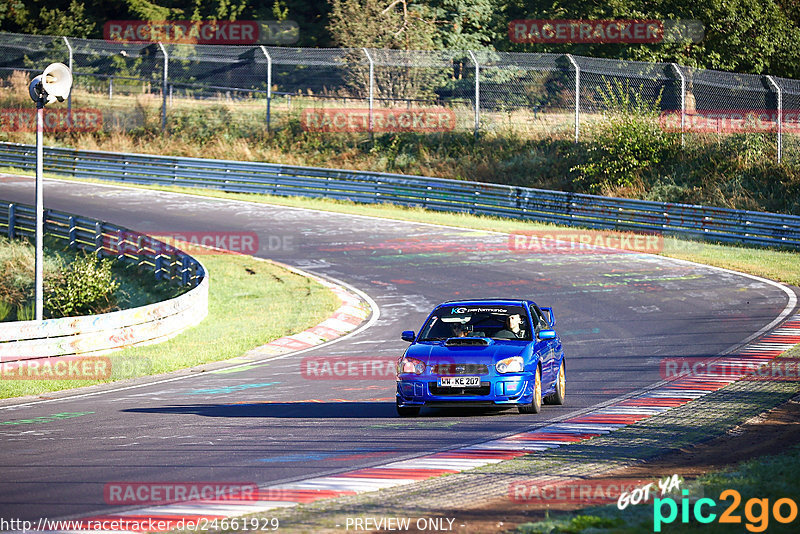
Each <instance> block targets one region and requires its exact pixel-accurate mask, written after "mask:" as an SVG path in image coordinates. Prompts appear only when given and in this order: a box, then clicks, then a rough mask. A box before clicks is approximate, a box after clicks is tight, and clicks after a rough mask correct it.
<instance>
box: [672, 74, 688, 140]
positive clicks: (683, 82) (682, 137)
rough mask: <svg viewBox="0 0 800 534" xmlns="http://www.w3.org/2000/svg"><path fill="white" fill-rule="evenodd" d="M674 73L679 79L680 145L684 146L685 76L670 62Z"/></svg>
mask: <svg viewBox="0 0 800 534" xmlns="http://www.w3.org/2000/svg"><path fill="white" fill-rule="evenodd" d="M671 65H672V68H673V69H675V73H676V74H677V75H678V77H679V78H680V79H681V146H684V141H685V140H684V135H683V133H684V131H685V130H686V77H685V76H684V75H683V72H681V68H680V66H678V64H677V63H671Z"/></svg>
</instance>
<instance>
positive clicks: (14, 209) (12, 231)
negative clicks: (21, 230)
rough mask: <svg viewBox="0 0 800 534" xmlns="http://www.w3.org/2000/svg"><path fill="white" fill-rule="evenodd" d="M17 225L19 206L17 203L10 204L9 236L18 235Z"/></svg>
mask: <svg viewBox="0 0 800 534" xmlns="http://www.w3.org/2000/svg"><path fill="white" fill-rule="evenodd" d="M16 226H17V206H16V204H9V205H8V238H9V239H14V237H16V232H15V230H16V228H15V227H16Z"/></svg>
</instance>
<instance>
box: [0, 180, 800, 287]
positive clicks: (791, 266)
mask: <svg viewBox="0 0 800 534" xmlns="http://www.w3.org/2000/svg"><path fill="white" fill-rule="evenodd" d="M2 170H4V171H6V172H9V173H14V174H22V175H28V176H31V175H32V173H30V172H27V171H22V170H19V169H8V168H6V169H2ZM47 176H48V177H49V178H56V179H60V180H69V181H76V182H88V183H101V184H102V183H105V184H110V183H116V182H108V181H104V180H85V179H81V180H76V179H73V178H67V177H63V176H57V175H47ZM117 185H124V186H127V187H136V188H141V189H151V190H156V191H169V192H175V193H187V194H192V195H200V196H206V197H212V198H223V199H232V200H243V201H247V202H257V203H263V204H276V205H280V206H288V207H295V208H305V209H314V210H321V211H332V212H336V213H347V214H353V215H364V216H370V217H382V218H386V219H395V220H401V221H410V222H419V223H428V224H440V225H446V226H455V227H459V228H468V229H473V230H486V231H493V232H509V233H511V232H524V231H531V230H543V229H550V230H552V229H558V228H565V227H559V226H556V225H552V224H544V223H537V222H531V221H520V220H517V219H508V218H501V217H486V216H477V215H469V214H466V213H447V212H439V211H431V210H425V209H421V208H406V207H403V206H397V205H394V204H357V203H355V202H348V201H340V200H329V199H322V198H305V197H279V196H271V195H257V194H251V193H228V192H224V191H214V190H208V189H193V188H188V187H174V186H154V185H140V184H129V183H117ZM586 232H589V233H599V232H598V231H594V230H587V231H586ZM604 233H606V234H607V233H608V232H604ZM660 255H662V256H665V257H669V258H676V259H681V260H687V261H693V262H697V263H702V264H706V265H713V266H715V267H722V268H725V269H731V270H734V271H739V272H743V273H748V274H753V275H756V276H763V277H765V278H769V279H771V280H776V281H778V282H784V283H787V284H792V285H795V286H798V285H800V253H798V252H792V251H785V250H775V249H768V248H751V247H744V246H736V245H720V244H714V243H705V242H700V241H690V240H685V239H677V238H672V237H666V238H664V243H663V250H662V252H661V253H660Z"/></svg>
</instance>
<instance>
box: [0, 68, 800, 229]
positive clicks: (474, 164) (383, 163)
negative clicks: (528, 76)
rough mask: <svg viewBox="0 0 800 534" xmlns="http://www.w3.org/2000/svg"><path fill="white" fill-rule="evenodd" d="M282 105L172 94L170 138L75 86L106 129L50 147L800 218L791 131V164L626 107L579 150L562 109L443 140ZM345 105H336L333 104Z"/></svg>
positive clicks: (135, 112)
mask: <svg viewBox="0 0 800 534" xmlns="http://www.w3.org/2000/svg"><path fill="white" fill-rule="evenodd" d="M289 102H290V101H288V100H287V99H286V98H278V99H275V100H274V101H273V105H272V129H271V131H269V132H268V131H267V130H266V128H265V124H264V122H265V103H264V100H263V99H258V98H249V99H248V98H245V99H242V100H237V101H235V102H234V101H226V100H225V99H224V98H220V99H218V100H210V101H198V100H192V99H188V98H178V97H176V98H174V99H172V100H171V101H170V105H169V107H168V119H167V129H168V133H166V134H162V132H161V118H160V104H161V101H160V99H159V98H156V96H155V95H151V94H141V93H139V94H131V93H128V94H119V95H115V96H114V99H113V100H109V99H108V96H107V95H106V94H105V93H97V92H94V93H93V92H88V91H87V90H86V89H81V88H77V89H75V91H74V94H73V107H74V108H75V109H80V108H93V109H99V110H100V111H101V112H102V114H103V128H104V129H103V130H102V131H99V132H87V133H47V134H46V143H48V144H54V145H57V146H68V147H76V148H81V149H88V150H109V151H121V152H140V153H149V154H165V155H178V156H191V157H210V158H223V159H235V160H242V161H269V162H273V163H284V164H292V165H308V166H318V167H334V168H345V169H361V170H375V171H385V172H397V173H404V174H418V175H423V176H435V177H444V178H454V179H461V180H475V181H481V182H494V183H502V184H511V185H520V186H529V187H537V188H544V189H555V190H563V191H574V192H581V193H593V194H604V195H612V196H623V197H630V198H643V199H648V200H659V201H667V202H685V203H696V204H704V205H709V206H723V207H730V208H738V209H752V210H762V211H773V212H779V213H792V214H798V215H800V136H796V135H794V134H791V133H788V132H787V133H784V163H782V164H780V165H778V164H777V163H775V160H776V148H775V141H776V136H775V134H774V133H764V134H762V133H743V134H725V135H717V134H705V133H693V134H687V136H686V140H685V141H686V143H685V146H683V145H682V144H681V138H680V135H679V134H677V133H675V132H671V131H666V130H665V129H664V128H662V127H661V123H660V121H659V117H658V114H657V112H655V111H652V110H646V109H645V110H641V109H640V110H635V111H636V112H635V113H633V114H631V111H630V110H629V109H627V108H628V107H629V106H628V104H626V103H620V104H619V106H620V112H619V113H609V114H602V115H601V114H595V113H589V112H586V113H584V114H583V115H582V117H583V119H582V121H583V122H582V125H581V141H580V143H578V144H575V143H573V141H572V133H571V126H570V116H569V114H568V113H566V112H565V110H560V109H554V110H545V111H541V112H539V113H536V114H534V113H532V112H529V111H526V110H517V111H510V112H503V111H493V110H485V111H484V112H483V113H482V121H483V124H484V125H485V129H484V131H483V132H482V133H481V136H480V138H479V140H477V141H476V139H475V138H474V136H473V133H472V131H471V127H470V119H471V112H470V110H469V109H468V108H467V107H464V109H458V108H456V109H455V113H456V115H457V117H458V124H459V127H458V129H457V130H456V131H453V132H445V133H413V132H409V133H398V134H376V135H375V138H374V140H371V139H370V138H369V136H368V135H366V134H363V133H315V132H308V131H305V130H304V129H303V127H302V122H301V112H302V110H303V109H305V108H309V107H314V106H318V105H320V104H319V102H320V101H319V100H317V99H311V98H305V99H304V98H303V97H302V96H294V97H292V100H291V103H289ZM326 105H327V106H336V105H337V104H331V103H328V104H326ZM0 107H3V108H23V109H27V108H29V107H30V102H29V101H27V83H26V82H25V78H24V77H21V76H19V75H17V76H16V77H13V76H12V77H11V78H8V79H7V80H6V81H5V83H4V86H3V87H0ZM33 140H34V134H33V133H32V132H0V141H12V142H25V143H32V142H33Z"/></svg>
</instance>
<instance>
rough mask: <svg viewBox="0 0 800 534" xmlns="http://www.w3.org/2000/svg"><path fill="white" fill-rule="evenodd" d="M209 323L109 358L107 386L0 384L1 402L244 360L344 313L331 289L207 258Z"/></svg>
mask: <svg viewBox="0 0 800 534" xmlns="http://www.w3.org/2000/svg"><path fill="white" fill-rule="evenodd" d="M203 264H204V265H205V266H206V268H207V269H208V271H209V272H210V274H211V285H210V289H209V303H208V308H209V310H208V317H207V318H206V319H205V320H204V321H203V322H202V323H201V324H200V325H199V326H196V327H194V328H191V329H189V330H187V331H185V332H183V333H181V334H179V335H178V336H176V337H174V338H172V339H170V340H168V341H165V342H163V343H159V344H155V345H148V346H140V347H132V348H128V349H124V350H122V351H119V352H116V353H112V354H111V355H109V357H110V359H111V369H112V373H111V378H110V379H108V380H96V381H87V380H0V398H8V397H18V396H22V395H37V394H41V393H45V392H48V391H58V390H62V389H68V388H75V387H80V386H88V385H92V384H98V383H101V382H110V381H115V380H120V379H124V378H133V377H139V376H147V375H154V374H160V373H168V372H170V371H175V370H178V369H182V368H186V367H192V366H196V365H200V364H204V363H209V362H214V361H220V360H226V359H229V358H234V357H237V356H241V355H242V354H243V353H244V352H246V351H247V350H249V349H251V348H253V347H256V346H259V345H263V344H265V343H268V342H269V341H271V340H273V339H277V338H279V337H282V336H285V335H289V334H293V333H296V332H299V331H302V330H304V329H306V328H309V327H311V326H313V325H315V324H318V323H319V322H321V321H322V320H324V319H325V318H326V317H328V316H329V315H330V314H331V313H332V312H333V311H334V310H336V309H337V308H338V307H339V301H338V299H337V298H336V296H335V295H334V294H333V293H332V292H331V291H330V290H328V289H327V288H325V287H323V286H322V285H320V284H319V283H317V282H314V281H312V280H310V279H308V278H305V277H303V276H300V275H297V274H295V273H292V272H290V271H287V270H286V269H283V268H281V267H278V266H276V265H274V264H272V263H270V262H266V261H261V260H257V259H255V258H251V257H249V256H238V255H237V256H234V255H209V256H204V257H203Z"/></svg>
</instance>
